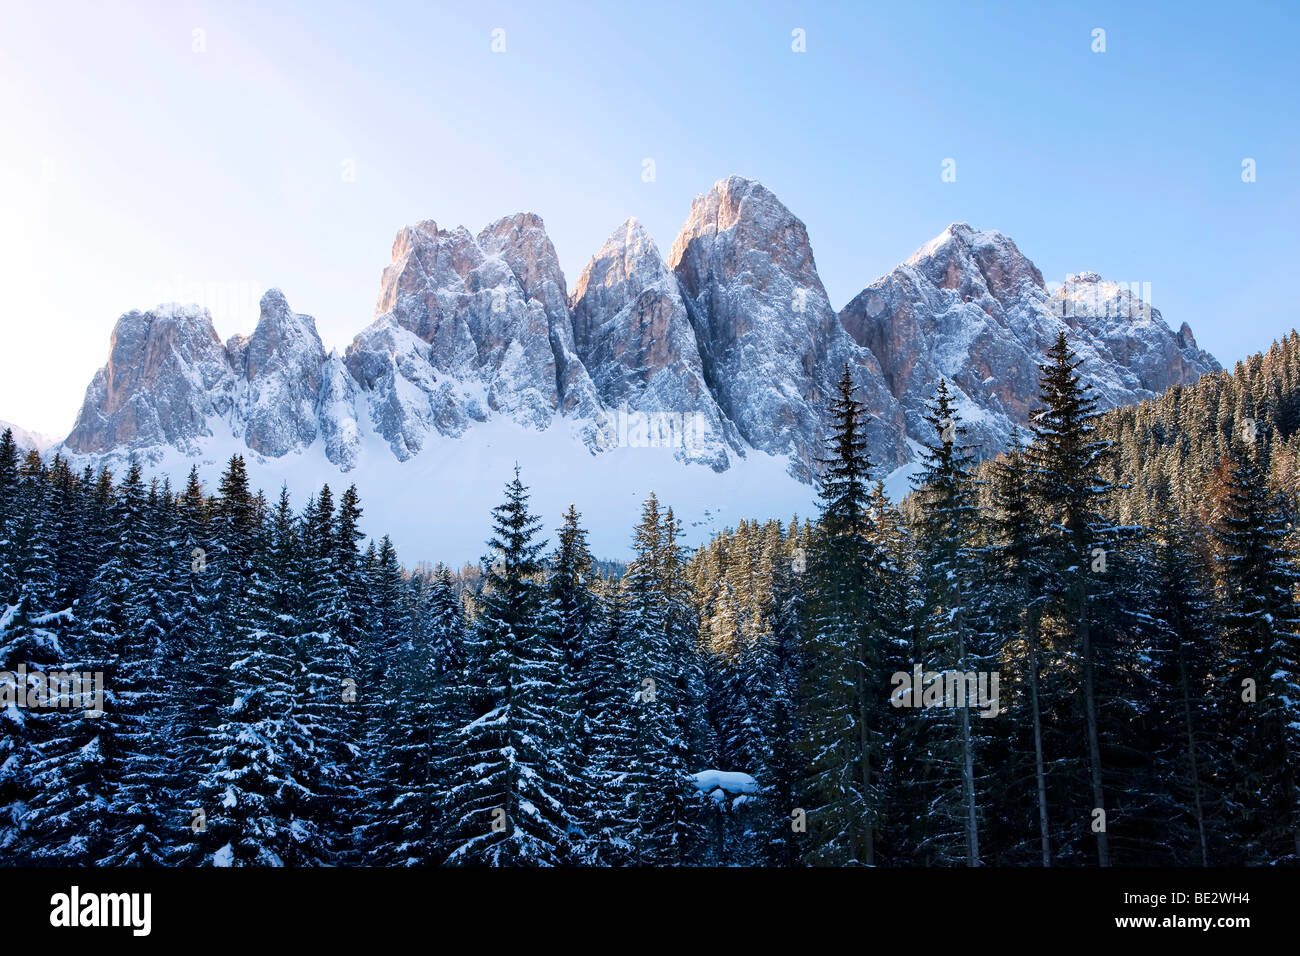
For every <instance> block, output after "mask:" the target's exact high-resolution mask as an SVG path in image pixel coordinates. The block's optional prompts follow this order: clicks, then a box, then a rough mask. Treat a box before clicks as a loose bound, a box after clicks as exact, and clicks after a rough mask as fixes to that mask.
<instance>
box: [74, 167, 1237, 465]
mask: <svg viewBox="0 0 1300 956" xmlns="http://www.w3.org/2000/svg"><path fill="white" fill-rule="evenodd" d="M1060 329H1065V330H1066V331H1067V333H1068V335H1069V337H1070V342H1071V345H1072V347H1073V348H1074V349H1075V351H1076V352H1077V353H1078V355H1079V358H1080V359H1081V360H1082V362H1083V365H1082V368H1081V373H1082V374H1083V376H1084V378H1085V380H1086V381H1088V382H1090V383H1091V384H1092V385H1093V386H1094V387H1095V390H1096V393H1097V395H1098V397H1099V398H1100V399H1101V403H1102V405H1103V406H1104V407H1105V406H1112V405H1119V404H1123V403H1129V402H1134V401H1138V400H1139V399H1142V398H1145V397H1148V396H1150V395H1153V394H1156V393H1158V392H1160V391H1162V390H1164V389H1166V388H1168V387H1170V386H1171V385H1175V384H1183V383H1188V382H1192V381H1195V379H1196V378H1197V377H1198V376H1200V375H1201V374H1203V373H1205V372H1209V371H1213V370H1216V369H1218V367H1219V366H1218V363H1217V362H1215V360H1214V359H1213V357H1211V356H1210V355H1208V354H1207V353H1205V352H1203V351H1201V350H1200V349H1199V348H1198V347H1197V345H1196V340H1195V337H1194V336H1193V335H1192V331H1191V329H1190V328H1188V327H1187V325H1186V324H1184V325H1183V326H1182V327H1181V328H1180V329H1179V330H1178V331H1177V332H1172V331H1170V329H1169V328H1168V326H1166V325H1165V322H1164V320H1163V318H1162V317H1161V316H1160V313H1159V312H1158V311H1157V310H1154V309H1151V308H1149V306H1148V305H1147V304H1146V303H1144V302H1143V301H1142V300H1141V298H1140V297H1139V296H1138V295H1137V294H1135V293H1134V291H1133V290H1131V289H1127V288H1124V287H1121V286H1118V285H1116V284H1115V283H1112V282H1107V281H1106V280H1104V279H1102V278H1101V277H1100V276H1097V275H1095V274H1093V273H1081V274H1079V275H1075V276H1071V277H1069V278H1068V279H1067V280H1066V282H1065V283H1064V284H1063V285H1061V286H1060V287H1059V288H1055V289H1049V288H1048V287H1047V286H1046V285H1045V284H1044V282H1043V277H1042V275H1041V273H1040V272H1039V270H1038V269H1037V268H1036V267H1035V266H1034V264H1033V263H1032V262H1030V261H1029V259H1028V258H1026V257H1025V256H1024V255H1023V254H1022V253H1021V252H1020V251H1019V249H1017V247H1016V245H1015V243H1014V242H1012V241H1011V240H1010V239H1008V238H1007V237H1006V236H1003V235H1001V234H1000V233H997V232H980V231H978V230H975V229H972V228H971V227H970V226H968V225H966V224H964V223H957V224H954V225H952V226H950V227H949V228H948V229H946V230H944V232H943V233H942V234H941V235H939V236H938V237H936V238H935V239H934V240H932V241H931V242H929V243H926V245H924V246H923V247H921V249H919V250H918V251H917V252H916V254H914V255H913V256H912V257H911V258H910V259H909V260H908V261H907V262H906V263H904V264H902V265H900V266H899V267H898V268H896V269H895V270H894V271H892V272H891V273H890V274H889V275H886V276H883V277H881V278H880V279H877V280H876V281H875V282H873V283H872V284H871V285H869V286H868V287H867V288H866V289H864V290H863V291H862V293H861V294H859V295H858V296H857V297H855V298H854V299H853V301H852V302H850V303H849V304H848V305H847V306H845V308H844V309H843V311H841V312H840V313H839V314H838V315H837V314H836V313H835V311H834V310H833V309H832V308H831V306H830V302H829V301H828V300H827V297H826V292H825V289H824V288H823V287H822V283H821V279H820V278H819V277H818V275H817V267H816V263H815V261H814V259H813V253H812V249H811V247H810V245H809V242H808V233H807V230H806V229H805V228H804V225H803V223H802V222H800V221H799V219H798V218H796V217H795V216H794V215H793V214H792V213H791V212H790V211H789V210H788V209H786V207H785V206H783V205H782V204H781V203H780V202H779V201H778V200H777V198H776V197H775V196H773V195H772V193H771V192H769V191H768V190H767V189H765V188H764V187H763V186H762V185H760V184H759V183H756V182H754V181H752V180H748V179H742V178H739V177H732V178H729V179H724V180H720V181H719V182H718V183H716V184H715V185H714V186H713V188H712V189H710V190H709V191H708V192H706V193H704V194H703V195H701V196H699V197H697V198H696V199H695V201H694V203H693V204H692V206H691V212H690V216H689V217H688V218H687V220H686V222H685V224H684V225H683V226H682V229H681V232H680V234H679V235H678V236H677V239H676V241H675V242H674V243H673V246H672V250H671V252H670V254H669V256H668V259H667V261H665V260H664V259H663V257H662V256H661V255H660V253H659V250H658V248H657V247H656V245H655V243H654V242H653V241H652V240H651V238H650V237H649V235H648V234H647V233H646V231H645V230H644V229H643V228H642V227H641V225H640V224H639V223H638V222H637V221H636V220H635V219H629V220H628V221H627V222H625V223H624V224H623V225H622V226H620V227H619V228H618V229H616V230H615V231H614V233H613V234H612V235H611V236H610V238H609V239H608V240H607V241H606V242H605V244H604V246H602V247H601V249H600V251H599V252H597V253H596V255H595V256H594V257H593V258H592V259H591V261H590V262H589V263H588V264H587V266H586V268H585V269H584V270H583V272H582V274H581V276H580V277H579V278H578V281H577V283H576V285H575V287H574V289H573V294H572V296H569V295H568V293H567V289H566V283H565V277H564V274H563V272H562V271H561V269H560V266H559V261H558V258H557V256H556V254H555V248H554V246H553V245H552V244H551V241H550V239H549V238H548V237H547V235H546V229H545V226H544V225H543V223H542V221H541V219H539V218H538V217H537V216H535V215H532V214H529V213H520V214H517V215H514V216H508V217H506V218H504V219H500V220H498V221H497V222H494V223H492V224H491V225H490V226H488V227H487V228H486V229H484V230H483V231H482V232H480V233H479V234H478V235H477V236H475V235H472V234H471V233H470V232H469V231H468V230H466V229H464V228H463V227H458V228H456V229H453V230H450V231H448V230H443V229H440V228H439V227H438V225H437V224H436V223H435V222H433V221H423V222H419V223H417V224H415V225H413V226H409V227H407V228H404V229H402V230H401V231H400V232H399V233H398V234H397V238H396V240H395V241H394V243H393V249H392V261H391V263H390V264H389V265H388V267H387V268H386V269H385V270H384V273H383V278H382V281H381V283H380V290H379V297H378V301H377V304H376V308H375V316H374V319H373V321H372V322H371V324H370V325H369V326H368V327H366V328H365V329H364V330H363V331H362V332H361V333H360V334H359V335H357V336H356V338H355V339H354V341H353V342H352V344H351V346H350V347H349V348H348V349H347V352H346V354H345V355H344V356H342V357H340V356H339V355H337V354H334V353H330V354H327V353H326V352H325V349H324V346H323V345H322V343H321V340H320V337H319V336H318V335H317V333H316V327H315V322H314V320H313V319H312V318H311V317H310V316H307V315H301V314H298V313H295V312H293V311H292V310H291V309H290V308H289V305H288V303H287V301H286V300H285V297H284V296H283V295H282V294H281V293H280V292H279V291H278V290H275V289H273V290H271V291H270V292H268V293H267V294H266V295H265V296H264V297H263V298H262V302H261V310H260V315H259V318H258V322H257V326H256V328H255V329H254V331H253V333H252V334H251V335H249V336H247V337H244V336H236V337H234V338H232V339H231V340H230V341H229V342H228V343H227V344H226V345H224V346H223V345H222V344H221V342H220V341H219V340H218V338H217V335H216V332H215V331H214V330H213V328H212V322H211V320H210V319H209V317H208V315H207V313H206V312H205V311H203V310H201V309H199V308H197V307H194V306H188V307H182V306H177V305H165V306H159V307H158V308H157V309H154V310H152V311H149V312H129V313H127V314H126V315H124V316H122V317H121V319H119V320H118V323H117V326H116V327H115V329H114V331H113V337H112V342H111V347H110V352H109V360H108V364H107V365H105V367H104V368H103V369H101V370H100V371H99V372H98V373H97V374H96V375H95V378H94V380H93V381H92V382H91V384H90V387H89V388H88V389H87V391H86V400H85V403H84V404H83V406H82V409H81V413H80V415H79V416H78V419H77V423H76V426H75V428H74V429H73V431H72V433H71V434H70V435H69V436H68V438H67V439H66V441H65V447H66V449H67V450H68V451H71V452H76V453H85V454H105V453H109V452H116V451H121V450H131V451H141V452H144V453H146V454H154V453H159V454H160V453H161V449H164V448H166V447H169V446H170V447H174V448H178V449H180V450H182V451H185V452H187V453H191V454H192V453H195V452H196V451H197V450H198V447H199V442H200V439H202V438H204V437H206V436H209V435H212V434H214V433H215V432H218V431H222V430H226V431H229V433H230V434H231V435H233V436H234V437H235V438H238V439H242V441H243V442H244V443H245V444H246V445H247V446H248V448H249V449H250V450H252V451H253V452H256V453H258V454H260V455H265V456H268V457H280V456H283V455H286V454H289V453H291V452H294V451H296V450H298V449H302V448H305V447H307V446H310V445H312V444H314V443H315V442H317V441H319V442H321V444H322V447H323V449H324V452H325V455H326V457H327V458H328V460H329V461H331V462H333V463H334V464H335V465H337V466H339V467H340V468H343V469H345V470H346V469H348V468H351V467H352V466H353V465H354V464H356V461H357V456H358V454H359V453H360V448H361V443H362V439H363V436H364V435H365V434H366V432H367V431H369V430H373V431H374V432H376V433H378V434H379V435H381V436H382V437H383V439H384V440H385V441H386V442H387V443H388V445H389V447H390V448H391V449H392V452H393V454H394V455H395V456H396V457H397V458H398V459H401V460H406V459H408V458H410V457H412V456H413V455H415V454H417V453H418V452H420V451H421V450H422V449H424V448H425V447H426V446H427V445H428V444H429V442H430V441H431V439H433V438H435V437H437V436H449V437H459V436H464V435H466V434H468V433H469V432H470V431H471V430H472V429H473V427H474V426H475V425H476V424H477V423H481V422H486V421H488V420H490V419H494V418H500V417H505V418H507V419H510V420H513V421H515V422H518V423H520V424H522V425H524V426H526V427H529V428H535V429H545V428H548V427H549V426H551V425H553V424H554V423H556V422H557V421H560V420H563V421H566V422H567V424H568V426H569V431H570V432H572V433H573V434H575V435H577V436H578V437H579V438H580V439H582V440H583V441H584V442H585V443H586V445H587V447H588V449H590V450H591V452H592V453H599V452H601V451H602V450H604V449H606V448H608V447H609V445H610V440H611V437H613V436H614V435H615V434H617V436H618V440H619V441H622V440H624V437H625V436H627V435H629V429H628V428H627V426H628V425H630V424H631V421H630V418H632V417H636V416H640V418H639V421H641V422H646V421H648V420H650V417H651V416H656V415H657V416H659V417H660V419H661V420H670V421H671V422H674V423H677V424H679V425H681V426H683V427H684V426H685V423H686V422H687V421H689V422H690V430H689V432H688V434H689V439H688V440H685V441H683V442H682V443H681V444H680V445H677V444H676V443H674V447H675V451H674V454H675V456H676V457H677V458H678V459H679V460H681V461H683V462H690V463H699V464H707V465H708V466H709V467H711V468H713V469H714V470H717V471H722V470H725V469H727V468H728V467H730V466H731V464H733V463H735V461H736V460H737V459H739V458H743V457H745V456H746V455H747V454H749V453H751V452H752V451H753V450H755V449H757V450H761V451H764V452H770V453H772V454H776V455H785V456H789V458H790V470H791V472H792V473H793V474H795V475H797V476H798V477H801V478H804V479H808V478H810V477H811V476H812V475H813V474H814V472H815V470H816V465H815V462H816V459H818V458H819V457H821V456H822V454H823V453H824V452H823V449H824V440H825V438H826V437H827V434H828V426H829V423H830V411H829V406H830V402H831V400H832V398H833V397H834V395H835V393H836V386H837V383H838V381H839V379H840V376H841V375H842V374H843V370H844V368H845V366H847V367H848V368H849V370H850V374H851V375H852V377H853V380H854V382H855V384H856V386H857V387H858V398H859V399H860V400H861V401H862V402H863V403H864V404H865V405H866V407H867V410H868V412H869V413H870V419H869V421H868V424H867V437H868V441H869V446H870V450H871V454H872V457H873V461H874V462H875V464H876V465H877V466H878V468H879V469H880V470H884V469H889V468H892V467H894V466H896V465H899V464H902V463H904V462H906V461H907V460H909V458H910V457H911V449H910V446H909V439H912V440H923V441H928V440H929V439H930V438H931V437H932V436H930V435H929V434H927V427H928V426H926V424H925V423H924V421H923V420H922V418H921V415H922V412H923V409H924V407H925V404H926V403H927V402H928V401H929V400H930V399H931V398H932V396H933V394H934V389H935V387H936V386H937V384H938V381H939V379H940V377H943V378H946V379H947V380H948V381H949V383H950V384H951V386H952V387H953V390H954V392H955V394H956V396H957V399H958V403H959V408H960V410H961V413H962V415H963V417H964V418H965V420H966V423H967V427H968V436H969V438H970V439H971V440H973V441H974V443H976V444H978V445H980V446H981V450H982V451H983V452H984V453H992V452H995V451H998V450H1000V449H1001V448H1003V447H1005V445H1006V443H1007V441H1008V439H1009V436H1010V433H1011V430H1012V428H1013V426H1016V425H1020V426H1023V425H1024V424H1025V423H1026V422H1027V421H1028V418H1029V415H1030V413H1031V412H1032V410H1033V406H1034V404H1035V401H1036V398H1035V396H1036V395H1037V390H1038V364H1039V362H1040V361H1042V358H1043V354H1044V352H1045V351H1046V349H1047V347H1048V346H1049V345H1051V344H1052V342H1053V341H1054V340H1055V338H1056V335H1057V332H1058V330H1060ZM624 416H628V417H624ZM615 423H617V424H615ZM633 427H635V426H633ZM651 443H652V444H653V443H656V442H653V441H652V442H651ZM575 464H578V463H575Z"/></svg>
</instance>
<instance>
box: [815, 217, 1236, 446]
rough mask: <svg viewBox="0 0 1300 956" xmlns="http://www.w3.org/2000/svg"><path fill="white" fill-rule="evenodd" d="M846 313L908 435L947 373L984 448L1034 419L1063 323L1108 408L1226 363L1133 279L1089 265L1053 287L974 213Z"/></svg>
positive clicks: (918, 427) (917, 432)
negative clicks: (1043, 368) (1145, 296)
mask: <svg viewBox="0 0 1300 956" xmlns="http://www.w3.org/2000/svg"><path fill="white" fill-rule="evenodd" d="M839 318H840V322H841V324H842V325H843V326H844V328H845V330H846V331H847V332H848V333H849V334H850V335H851V336H852V337H853V339H854V341H856V342H858V343H860V344H862V345H864V346H866V347H867V348H870V349H871V350H872V352H873V353H874V354H875V355H876V356H877V357H878V358H879V360H880V364H881V370H882V372H883V374H884V378H885V381H886V383H887V384H888V387H889V390H890V392H891V393H892V394H893V395H894V396H895V397H896V398H897V399H898V401H899V402H900V403H901V404H902V406H903V408H904V409H905V413H906V416H907V427H908V433H909V434H910V435H912V436H913V437H921V436H925V425H924V423H923V422H922V420H921V415H922V413H923V409H924V406H925V403H926V402H928V401H930V400H931V399H932V398H933V396H934V390H935V387H936V386H937V385H938V382H939V379H940V378H941V377H942V378H946V379H947V380H948V382H949V383H950V384H951V385H952V386H953V387H954V389H955V391H956V394H957V397H958V404H959V408H960V409H961V413H962V417H963V418H964V419H965V422H966V426H967V429H968V434H969V438H970V440H971V442H972V443H973V444H976V445H980V446H982V450H983V452H984V453H986V454H992V453H994V452H997V451H1000V450H1001V449H1002V448H1004V447H1006V444H1007V441H1008V440H1009V438H1010V435H1011V431H1012V429H1013V427H1016V426H1019V427H1021V428H1023V427H1024V426H1025V425H1026V424H1027V422H1028V420H1029V415H1030V413H1031V411H1032V410H1033V408H1034V406H1035V402H1036V395H1037V392H1038V365H1039V363H1040V362H1041V361H1042V360H1043V354H1044V352H1045V351H1046V350H1047V348H1048V347H1049V346H1050V345H1051V344H1052V343H1053V342H1054V341H1055V340H1056V336H1057V334H1058V332H1059V331H1060V330H1062V329H1064V330H1065V332H1066V334H1067V335H1068V337H1069V340H1070V346H1071V348H1073V349H1074V351H1075V352H1076V353H1077V354H1078V356H1079V358H1080V359H1081V360H1082V363H1083V364H1082V365H1081V366H1080V374H1081V375H1082V376H1083V378H1084V380H1085V381H1087V382H1089V383H1091V384H1092V385H1093V387H1094V391H1095V393H1096V395H1097V397H1098V398H1099V399H1100V402H1101V406H1102V407H1103V408H1106V407H1113V406H1116V405H1122V404H1131V403H1133V402H1137V401H1140V400H1141V399H1143V398H1147V397H1149V396H1151V395H1153V394H1156V393H1158V392H1160V391H1162V390H1164V389H1165V388H1168V387H1169V386H1170V385H1175V384H1182V383H1190V382H1194V381H1195V380H1196V379H1197V378H1198V377H1199V376H1200V375H1202V374H1204V373H1206V372H1211V371H1215V370H1217V369H1218V368H1219V365H1218V363H1217V362H1216V361H1215V360H1214V358H1213V357H1212V356H1210V355H1209V354H1208V353H1206V352H1202V351H1200V350H1199V349H1198V348H1197V347H1196V342H1195V339H1194V338H1192V335H1191V330H1190V329H1187V328H1184V329H1183V330H1180V332H1179V333H1174V332H1171V331H1170V330H1169V328H1168V326H1166V325H1165V323H1164V320H1163V319H1162V318H1161V316H1160V313H1159V311H1157V310H1155V309H1151V308H1150V307H1149V306H1148V305H1146V304H1145V303H1143V302H1142V301H1141V300H1140V299H1138V298H1137V297H1135V296H1133V295H1132V294H1131V292H1130V291H1128V290H1122V289H1120V288H1119V287H1118V286H1116V285H1115V284H1113V283H1107V282H1104V281H1103V280H1102V279H1101V277H1100V276H1096V275H1095V274H1092V273H1085V274H1083V275H1080V276H1072V277H1070V278H1069V279H1068V280H1067V281H1066V283H1065V284H1064V285H1062V286H1061V287H1060V288H1059V289H1057V290H1055V291H1054V292H1049V291H1048V289H1047V287H1046V285H1045V284H1044V282H1043V277H1042V274H1041V273H1040V272H1039V270H1038V269H1037V268H1036V267H1035V266H1034V264H1033V263H1032V262H1031V261H1030V260H1029V259H1028V258H1026V257H1025V256H1024V254H1022V253H1021V252H1020V250H1019V249H1018V248H1017V247H1016V244H1015V243H1014V242H1012V241H1011V240H1010V239H1009V238H1007V237H1006V236H1004V235H1002V234H1001V233H998V232H981V231H979V230H976V229H973V228H972V227H970V226H969V225H967V224H965V223H954V224H953V225H951V226H949V227H948V228H947V229H945V230H944V231H943V233H941V234H940V235H939V236H937V237H936V238H935V239H933V240H931V241H930V242H928V243H926V244H925V245H924V246H922V247H921V248H920V249H918V250H917V251H916V253H915V254H913V255H912V257H911V258H909V259H908V260H907V262H905V263H904V264H902V265H900V266H899V267H898V268H896V269H895V270H894V271H893V272H891V273H890V274H889V275H887V276H883V277H881V278H880V279H877V280H876V281H875V282H873V283H871V284H870V285H869V286H867V287H866V288H865V289H864V290H863V291H862V292H861V293H860V294H859V295H858V296H856V297H855V298H854V299H853V301H851V302H850V303H849V304H848V305H847V306H845V308H844V309H843V310H842V311H841V312H840V316H839ZM925 437H926V438H927V440H928V439H929V438H930V437H931V436H925Z"/></svg>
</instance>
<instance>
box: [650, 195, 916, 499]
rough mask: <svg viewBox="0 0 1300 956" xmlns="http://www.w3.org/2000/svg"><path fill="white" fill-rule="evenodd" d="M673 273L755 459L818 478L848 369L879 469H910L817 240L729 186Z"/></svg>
mask: <svg viewBox="0 0 1300 956" xmlns="http://www.w3.org/2000/svg"><path fill="white" fill-rule="evenodd" d="M668 264H669V266H670V267H671V268H672V269H673V271H674V272H675V273H676V275H677V278H678V279H679V280H680V282H681V285H682V288H683V290H684V291H685V293H686V301H687V308H688V311H689V313H690V318H691V322H692V324H693V326H694V328H695V330H696V338H697V340H698V341H699V343H700V352H701V356H702V358H703V361H704V370H705V376H706V378H707V380H708V381H709V383H710V385H711V386H712V387H713V390H714V394H715V396H716V398H717V401H718V404H719V406H720V407H721V408H722V411H723V413H724V414H725V415H726V416H727V417H728V418H729V419H731V421H732V422H734V423H735V425H736V428H737V429H738V430H739V432H740V434H741V436H742V437H743V438H744V439H745V441H746V442H747V443H748V444H750V445H751V446H753V447H754V448H757V449H760V450H762V451H766V452H770V453H772V454H782V455H790V456H791V461H792V469H793V470H794V471H795V472H796V473H797V474H798V475H799V476H800V477H804V478H809V477H811V475H812V474H813V472H814V469H815V461H816V459H817V458H819V457H821V456H822V455H823V454H824V444H823V439H824V438H825V435H826V428H827V426H828V423H829V420H830V419H829V402H830V400H831V399H832V397H833V396H834V394H835V385H836V383H837V382H838V381H839V379H840V377H841V375H842V374H843V370H844V367H845V366H846V365H847V366H848V367H849V368H850V371H851V374H852V376H853V380H854V382H855V383H856V384H857V386H858V390H859V392H858V398H859V400H860V401H862V402H863V403H864V404H865V405H866V408H867V411H868V412H869V413H870V415H871V416H872V417H871V420H870V421H869V423H868V425H867V433H868V438H869V440H870V444H871V451H872V454H873V455H874V458H875V461H876V463H877V464H883V465H885V466H887V467H890V466H893V465H897V464H900V463H901V462H903V461H905V460H906V458H907V456H908V452H907V448H906V444H905V442H904V435H903V416H902V413H901V410H900V408H899V405H898V402H897V400H896V399H895V398H894V396H893V395H892V394H891V393H890V391H889V389H887V388H886V387H885V385H884V381H883V379H882V377H881V369H880V365H879V364H878V363H877V361H876V358H875V356H874V355H872V353H871V349H870V348H869V347H867V346H865V345H862V344H858V343H855V342H854V341H853V340H852V339H851V338H850V336H849V335H848V334H847V333H846V332H845V331H844V329H843V327H842V326H841V325H840V323H839V321H838V319H837V317H836V314H835V311H834V309H832V308H831V305H830V302H829V300H828V299H827V297H826V290H825V289H824V288H823V287H822V283H821V279H820V278H819V277H818V275H817V267H816V265H815V263H814V261H813V254H812V247H811V246H810V244H809V242H808V231H807V230H806V229H805V228H804V224H803V223H802V222H800V221H799V219H797V218H796V217H795V216H794V215H793V214H792V213H791V212H790V211H789V210H788V209H786V208H785V206H783V205H782V204H781V203H780V202H779V201H778V200H777V198H776V197H775V196H774V195H772V193H771V192H769V191H768V190H767V189H766V188H764V187H763V186H762V185H760V184H759V183H756V182H754V181H753V180H750V179H742V178H740V177H735V176H733V177H731V178H730V179H724V180H721V181H720V182H718V183H717V184H715V185H714V187H713V188H712V189H711V190H709V191H708V192H707V193H705V194H704V195H702V196H699V197H697V198H696V200H695V202H694V203H692V205H691V214H690V216H689V218H688V219H687V220H686V223H685V225H683V226H682V229H681V232H680V233H679V234H678V236H677V240H676V241H675V242H674V243H673V247H672V252H671V253H670V255H669V257H668Z"/></svg>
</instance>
